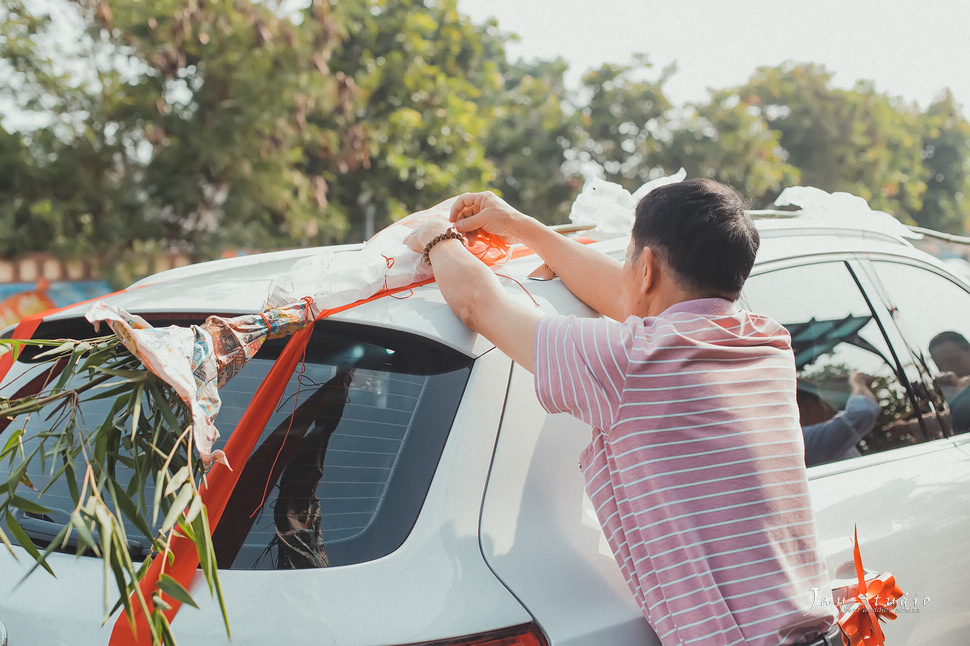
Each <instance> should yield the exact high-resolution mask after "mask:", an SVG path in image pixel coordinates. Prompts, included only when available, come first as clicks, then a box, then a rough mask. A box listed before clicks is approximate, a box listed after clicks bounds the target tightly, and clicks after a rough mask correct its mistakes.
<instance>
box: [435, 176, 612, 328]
mask: <svg viewBox="0 0 970 646" xmlns="http://www.w3.org/2000/svg"><path fill="white" fill-rule="evenodd" d="M451 221H452V222H454V223H455V228H456V229H457V230H458V231H461V232H462V233H468V234H471V235H474V232H475V231H477V230H479V229H483V230H485V231H487V232H488V233H491V234H494V235H498V236H501V237H503V238H506V239H511V240H514V241H517V242H520V243H522V244H524V245H525V246H527V247H529V248H530V249H532V250H533V251H535V252H536V253H537V254H538V255H539V257H540V258H542V260H543V261H545V263H546V264H547V265H548V266H549V268H550V269H551V270H552V271H554V272H555V273H556V274H557V275H558V276H559V278H561V279H562V282H563V283H564V284H565V285H566V287H567V288H568V289H569V291H571V292H572V293H573V294H574V295H575V296H576V297H577V298H579V299H580V300H581V301H583V302H584V303H586V304H587V305H589V306H590V307H591V308H593V309H594V310H596V311H597V312H599V313H600V314H604V315H606V316H609V317H610V318H612V319H615V320H622V319H623V318H624V308H623V305H622V303H621V301H620V292H619V290H618V289H616V288H615V287H616V286H617V285H619V281H620V272H621V269H622V267H623V263H621V262H620V261H618V260H615V259H613V258H611V257H610V256H607V255H606V254H604V253H602V252H600V251H597V250H595V249H591V248H589V247H588V246H587V245H583V244H580V243H578V242H576V241H575V240H570V239H569V238H566V237H564V236H562V235H560V234H558V233H556V232H555V231H553V230H552V229H550V228H549V227H547V226H545V225H543V224H542V223H541V222H539V221H538V220H536V219H535V218H531V217H529V216H528V215H525V214H524V213H520V212H519V211H517V210H515V209H514V208H512V207H511V206H509V205H508V204H507V203H506V202H505V201H503V200H502V199H501V198H499V197H497V196H496V195H494V194H493V193H489V192H486V193H466V194H465V195H462V196H460V197H459V198H458V199H457V201H456V202H455V205H454V207H452V212H451Z"/></svg>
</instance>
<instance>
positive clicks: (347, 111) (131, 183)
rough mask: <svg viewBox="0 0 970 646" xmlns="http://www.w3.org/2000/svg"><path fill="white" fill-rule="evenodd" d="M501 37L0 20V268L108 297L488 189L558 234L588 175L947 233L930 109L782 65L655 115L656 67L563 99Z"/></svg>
mask: <svg viewBox="0 0 970 646" xmlns="http://www.w3.org/2000/svg"><path fill="white" fill-rule="evenodd" d="M53 8H56V9H57V10H58V13H59V14H61V15H66V16H69V17H71V18H72V19H73V20H74V21H75V22H76V24H77V25H79V26H80V27H79V28H80V30H81V32H80V33H79V34H78V35H77V37H76V38H74V37H72V38H71V39H70V40H71V42H70V44H69V45H68V44H65V43H61V42H59V41H60V40H63V29H61V30H60V31H58V30H57V28H56V25H54V23H53V22H52V20H51V19H50V18H48V17H47V15H46V13H45V10H46V9H53ZM510 38H511V36H509V35H507V34H503V33H501V32H500V31H499V29H498V25H497V24H495V23H494V21H492V22H487V23H485V24H481V25H478V24H474V23H472V22H471V21H469V20H468V19H467V18H466V17H464V16H462V15H461V13H459V11H458V9H457V4H456V0H423V1H422V0H402V1H398V2H390V1H389V0H341V2H336V1H335V0H306V1H305V2H302V3H299V4H295V3H290V2H283V1H282V0H209V1H207V2H198V1H196V0H158V1H156V2H146V1H145V0H43V2H29V3H28V2H27V1H26V0H4V2H3V5H2V7H0V69H2V70H3V71H4V72H6V73H8V76H9V77H10V82H9V83H7V84H6V85H4V86H3V87H0V106H4V107H3V109H4V110H6V111H7V114H6V115H5V118H4V122H3V126H2V127H0V168H2V169H3V171H4V172H3V173H0V227H3V229H4V231H5V235H4V236H3V237H2V239H0V253H2V255H3V256H14V255H17V254H21V253H25V252H29V251H41V250H43V251H50V252H53V253H55V254H57V255H58V256H61V257H71V256H83V257H87V258H91V257H101V258H110V259H111V261H110V263H106V271H107V272H109V275H108V277H109V278H110V277H112V276H113V277H114V278H115V281H116V282H118V283H123V282H127V281H128V280H131V279H134V278H138V277H140V273H142V272H143V271H144V268H145V267H147V266H150V263H146V262H145V259H146V258H150V257H151V256H153V255H155V254H160V253H163V252H166V251H172V250H178V251H183V252H188V253H190V254H191V255H192V256H193V257H194V258H195V259H207V258H211V257H216V256H218V255H219V254H220V253H221V252H222V251H223V250H224V249H226V248H243V249H263V250H265V249H272V248H281V247H291V246H296V245H313V244H327V243H334V242H346V241H359V240H361V239H364V238H366V237H368V236H369V235H370V234H371V233H373V232H374V231H376V230H378V229H380V228H381V227H383V226H385V225H387V224H388V223H390V222H392V221H393V220H395V219H397V218H399V217H400V216H402V215H404V214H406V213H408V212H411V211H414V210H416V209H419V208H423V207H427V206H430V205H431V204H433V203H435V202H438V201H440V200H442V199H445V198H447V197H450V196H452V195H455V194H458V193H461V192H464V191H474V190H482V189H485V188H491V189H493V190H495V191H496V192H498V193H500V194H502V195H503V196H505V197H506V199H508V200H509V201H510V202H511V203H512V204H514V205H515V206H517V207H518V208H520V209H521V210H523V211H525V212H528V213H532V214H534V215H536V216H537V217H539V218H540V219H542V220H544V221H546V222H550V223H553V222H561V221H563V220H564V219H565V217H566V215H567V214H568V211H569V207H570V204H571V202H572V201H573V199H574V198H575V196H576V194H577V192H578V190H579V189H580V187H581V185H582V176H583V175H585V174H588V173H589V172H599V173H601V174H603V175H604V176H605V178H606V179H608V180H611V181H615V182H619V183H621V184H622V185H624V186H625V187H626V188H628V189H631V190H632V189H635V188H637V187H639V186H640V185H641V184H643V183H644V182H646V181H648V180H650V179H653V178H655V177H657V176H659V175H662V174H669V173H672V172H674V171H676V170H677V169H678V168H680V167H684V168H685V169H686V170H687V173H688V176H690V177H698V176H708V177H714V178H716V179H719V180H721V181H724V182H727V183H730V184H732V185H734V186H736V187H738V188H739V189H740V190H741V191H742V192H743V193H744V194H745V195H746V196H747V197H748V198H749V201H750V202H751V203H752V205H753V206H756V207H764V206H768V205H770V203H771V202H772V201H773V200H774V197H775V196H776V195H777V193H778V192H779V191H780V190H781V189H782V188H783V187H784V186H786V185H791V184H796V183H801V184H806V185H814V186H817V187H819V188H822V189H824V190H828V191H848V192H850V193H854V194H857V195H860V196H862V197H864V198H865V199H867V200H868V201H869V202H870V204H871V205H872V206H873V207H874V208H878V209H883V210H886V211H888V212H890V213H893V214H894V215H896V216H897V217H899V218H900V219H902V220H903V221H906V222H915V223H919V224H922V225H925V226H930V227H937V228H943V229H945V230H948V231H951V232H956V233H963V232H965V231H966V229H967V217H968V212H970V208H968V207H970V203H968V202H970V197H968V196H970V167H968V163H970V162H968V161H967V160H968V159H970V124H968V123H967V120H966V118H965V116H964V115H963V114H962V113H961V109H960V107H959V106H957V105H956V104H955V103H954V101H953V98H952V96H949V95H948V94H945V95H943V96H942V97H941V98H940V100H939V101H937V102H936V103H934V104H933V105H931V106H930V107H929V109H928V110H925V111H921V110H919V109H918V108H917V106H915V105H911V104H907V103H905V102H902V101H900V100H897V99H893V98H890V97H887V96H885V95H883V94H881V93H879V92H877V91H876V90H875V89H874V88H873V87H872V85H871V84H867V83H860V84H858V85H857V86H855V87H853V88H852V89H849V90H844V89H838V88H835V87H833V85H832V83H831V75H830V74H829V73H828V72H827V71H826V70H825V69H824V68H821V67H817V66H814V65H798V64H786V65H783V66H781V67H777V68H764V69H760V70H757V71H756V72H755V73H754V74H753V76H752V77H751V79H750V80H749V81H748V83H746V84H745V85H743V86H741V87H737V88H727V89H718V90H712V91H711V94H710V98H709V100H708V101H704V102H698V103H696V104H691V105H687V106H674V105H672V104H671V102H670V101H669V100H668V98H667V96H666V94H665V85H666V83H667V82H668V80H669V79H670V78H671V77H672V75H673V74H675V68H674V67H673V66H671V67H668V68H665V69H659V70H658V69H655V68H654V67H653V66H652V65H651V64H650V63H649V59H648V58H647V56H645V55H640V56H637V57H635V58H634V59H633V60H632V61H631V62H630V63H628V64H622V65H618V64H607V65H603V66H601V67H600V68H599V69H594V70H591V71H589V72H588V73H587V74H586V76H585V77H584V79H583V82H582V87H580V88H578V89H575V88H574V89H567V88H566V85H565V82H564V77H565V74H566V71H567V67H566V63H565V62H563V61H562V60H553V61H542V60H539V61H517V62H514V63H513V62H510V61H508V60H507V58H506V53H505V44H506V42H508V40H509V39H510ZM13 106H15V107H13ZM12 117H18V119H16V121H19V122H20V123H17V124H13V123H12V121H11V118H12Z"/></svg>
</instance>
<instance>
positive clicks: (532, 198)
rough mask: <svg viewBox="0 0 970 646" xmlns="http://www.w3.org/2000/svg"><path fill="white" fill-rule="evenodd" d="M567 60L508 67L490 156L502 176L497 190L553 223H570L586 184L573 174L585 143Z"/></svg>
mask: <svg viewBox="0 0 970 646" xmlns="http://www.w3.org/2000/svg"><path fill="white" fill-rule="evenodd" d="M566 69H567V65H566V62H565V61H563V60H561V59H558V60H555V61H535V62H531V63H530V62H525V61H519V62H518V63H516V64H506V65H504V66H503V69H502V78H503V79H504V83H503V84H502V87H501V88H500V89H499V90H498V95H497V96H495V97H493V98H492V99H491V100H490V102H491V103H493V104H494V106H495V107H494V109H493V114H492V118H491V123H490V125H489V131H488V137H487V139H486V155H487V157H488V159H489V160H491V161H492V162H493V164H494V166H495V170H496V173H497V176H496V178H495V180H494V182H493V184H492V188H493V190H495V192H496V193H498V194H500V195H502V196H503V197H504V198H505V199H506V200H507V201H508V202H509V203H511V204H514V205H515V206H516V208H518V209H520V210H522V211H524V212H525V213H529V214H532V215H534V216H536V217H537V218H539V219H540V220H542V221H543V222H546V223H548V224H557V223H562V222H566V221H567V217H568V215H569V207H570V205H571V204H572V202H573V200H575V199H576V195H577V194H578V193H579V190H580V189H581V188H582V180H581V179H580V178H578V177H576V176H574V175H572V174H571V173H569V171H568V170H567V167H568V166H569V162H570V159H569V157H568V156H569V155H570V154H571V153H573V152H574V151H575V149H576V147H577V146H578V145H579V130H578V129H579V114H578V113H577V112H576V111H575V110H574V109H573V108H572V107H571V103H570V97H569V94H568V92H567V91H566V86H565V82H564V78H563V77H564V75H565V73H566Z"/></svg>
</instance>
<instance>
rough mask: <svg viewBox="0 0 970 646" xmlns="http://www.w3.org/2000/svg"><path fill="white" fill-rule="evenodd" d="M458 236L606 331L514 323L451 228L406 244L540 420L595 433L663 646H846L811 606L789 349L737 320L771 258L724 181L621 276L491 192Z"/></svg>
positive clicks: (592, 463) (551, 322)
mask: <svg viewBox="0 0 970 646" xmlns="http://www.w3.org/2000/svg"><path fill="white" fill-rule="evenodd" d="M451 220H452V222H454V223H455V228H456V229H457V230H458V231H459V232H467V233H471V234H473V233H474V232H475V231H477V230H484V231H487V232H488V233H490V234H493V235H498V236H502V237H504V238H506V239H509V240H514V241H518V242H521V243H523V244H525V245H527V246H529V247H530V248H532V249H533V250H534V251H535V252H536V253H537V254H539V255H540V256H541V257H542V259H543V260H544V261H545V262H546V264H547V265H548V266H549V267H550V269H552V271H554V272H555V273H556V274H557V275H558V276H559V277H560V278H561V279H562V280H563V282H564V283H565V284H566V286H567V287H568V288H569V289H570V291H572V292H573V293H574V294H575V295H576V296H577V297H578V298H580V299H581V300H583V301H584V302H585V303H587V304H588V305H589V306H590V307H592V308H593V309H595V310H597V311H598V312H600V313H602V314H604V315H605V316H606V317H609V318H599V319H580V318H575V317H562V316H552V317H544V316H543V315H542V313H541V312H539V311H537V310H535V309H530V308H526V307H524V306H522V305H520V304H519V303H518V302H517V301H514V300H513V299H511V298H510V297H509V296H508V295H507V294H506V292H505V290H504V288H503V287H502V286H501V284H500V283H499V281H498V279H497V278H496V277H495V275H494V274H493V273H492V272H491V271H489V270H487V269H486V268H485V266H484V265H483V264H482V263H480V262H478V261H477V260H476V259H475V258H474V257H473V256H472V255H471V254H470V253H468V252H467V251H466V250H465V248H464V246H463V245H462V244H460V243H461V240H460V239H458V238H457V234H456V233H454V232H453V231H451V230H448V231H446V230H445V229H446V227H445V225H444V224H441V223H431V224H429V225H426V226H425V227H423V228H422V229H419V230H418V231H416V232H415V233H414V234H412V236H411V237H410V238H409V240H408V244H409V245H411V247H412V248H413V249H415V250H420V251H423V252H424V253H425V257H426V258H427V259H428V261H429V262H431V264H432V267H433V268H434V271H435V277H436V279H437V283H438V285H439V287H440V289H441V292H442V294H443V295H444V297H445V300H446V301H447V302H448V304H449V305H450V306H451V308H452V309H453V310H454V311H455V313H456V314H457V315H458V316H459V317H460V318H461V319H462V321H463V322H464V323H465V324H466V325H467V326H468V327H470V328H471V329H473V330H476V331H477V332H479V333H481V334H482V335H484V336H485V337H486V338H488V339H489V340H490V341H492V342H493V343H495V345H496V346H497V347H499V348H500V349H501V350H503V351H504V352H505V353H506V354H508V355H509V356H510V357H511V358H512V359H513V360H515V361H516V362H518V363H520V364H522V365H523V366H525V367H526V368H528V369H529V370H531V371H532V372H533V373H534V374H535V381H536V392H537V393H538V396H539V401H540V402H541V403H542V405H543V406H544V407H545V408H546V409H547V410H548V411H550V412H569V413H571V414H573V415H575V416H576V417H579V418H580V419H582V420H584V421H585V422H587V423H589V424H590V425H591V426H593V428H594V431H593V438H592V441H591V442H590V444H589V446H588V447H587V448H586V450H585V451H584V452H583V454H582V456H581V458H580V464H581V466H582V468H583V471H584V474H585V479H586V491H587V494H588V495H589V498H590V500H591V501H592V503H593V506H594V508H595V509H596V514H597V516H598V518H599V521H600V524H601V525H602V527H603V531H604V532H605V534H606V538H607V540H608V542H609V544H610V547H611V548H612V551H613V554H614V556H615V557H616V561H617V563H618V564H619V567H620V569H621V571H622V572H623V575H624V576H625V578H626V581H627V583H628V584H629V586H630V590H631V591H632V593H633V595H634V596H635V598H636V600H637V603H638V604H639V605H640V608H641V609H642V611H643V614H644V616H645V617H646V618H647V620H648V621H649V623H650V625H651V627H652V628H653V630H654V631H655V632H656V633H657V635H658V637H659V638H660V641H661V642H662V643H663V644H664V645H665V646H669V645H672V644H699V645H732V644H751V645H759V646H760V645H769V644H770V645H773V646H774V645H777V644H830V643H831V644H840V643H842V642H841V637H839V633H838V629H837V627H836V626H834V619H835V617H834V615H833V613H832V610H831V606H822V607H816V605H815V604H813V596H814V595H813V593H812V588H816V589H818V588H821V589H827V587H828V581H829V578H828V574H827V572H826V568H825V564H824V562H823V561H822V560H821V558H820V555H819V553H818V550H817V549H816V537H815V525H814V519H813V515H812V510H811V503H810V500H809V497H808V482H807V478H806V473H805V465H804V458H803V443H802V435H801V431H800V428H799V425H798V409H797V407H796V404H795V367H794V359H793V356H792V350H791V345H790V338H789V335H788V332H787V331H786V330H785V329H784V328H783V327H782V326H780V325H779V324H777V323H775V322H774V321H772V320H771V319H769V318H767V317H764V316H758V315H755V314H751V313H748V312H744V311H740V310H738V309H737V308H736V307H735V306H734V301H735V300H737V298H738V295H739V293H740V291H741V287H742V286H743V284H744V281H745V280H746V279H747V277H748V274H749V273H750V271H751V267H752V266H753V264H754V259H755V254H756V252H757V249H758V244H759V239H758V233H757V231H756V230H755V228H754V225H753V223H752V222H751V220H750V218H748V217H747V215H746V214H745V213H744V210H743V201H742V199H741V197H740V195H738V193H737V192H736V191H734V190H733V189H731V188H730V187H727V186H724V185H722V184H718V183H717V182H714V181H712V180H690V181H686V182H679V183H676V184H671V185H668V186H664V187H661V188H657V189H654V190H653V191H651V192H650V193H648V194H647V195H646V196H645V197H644V198H643V199H642V200H641V202H640V203H639V204H638V205H637V209H636V220H635V223H634V227H633V232H632V238H631V241H630V244H629V246H628V248H627V254H626V259H625V261H624V262H623V263H620V262H618V261H616V260H614V259H612V258H610V257H608V256H606V255H604V254H602V253H599V252H598V251H596V250H594V249H591V248H589V247H587V246H584V245H580V244H578V243H576V242H574V241H571V240H568V239H566V238H564V237H562V236H560V235H558V234H556V233H555V232H553V231H552V230H550V229H548V228H547V227H545V226H543V225H542V224H540V223H539V222H538V221H536V220H534V219H532V218H530V217H528V216H526V215H523V214H522V213H519V212H518V211H516V210H515V209H513V208H512V207H510V206H509V205H508V204H506V203H505V202H503V201H502V200H500V199H499V198H497V197H496V196H495V195H493V194H491V193H477V194H466V195H463V196H461V197H460V198H459V199H458V200H457V202H456V204H455V206H454V210H453V211H452V214H451ZM451 236H456V237H451ZM604 286H616V287H617V288H616V289H608V288H604Z"/></svg>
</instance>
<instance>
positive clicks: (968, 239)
mask: <svg viewBox="0 0 970 646" xmlns="http://www.w3.org/2000/svg"><path fill="white" fill-rule="evenodd" d="M907 226H908V225H907ZM909 229H910V231H913V232H914V233H918V234H920V235H923V236H926V237H927V238H936V239H937V240H943V241H944V242H952V243H954V244H963V245H970V236H960V235H956V234H954V233H944V232H943V231H937V230H936V229H927V228H926V227H917V226H910V227H909Z"/></svg>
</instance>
